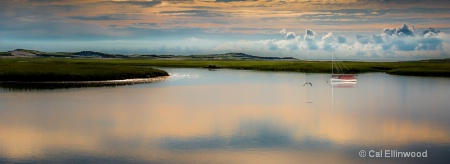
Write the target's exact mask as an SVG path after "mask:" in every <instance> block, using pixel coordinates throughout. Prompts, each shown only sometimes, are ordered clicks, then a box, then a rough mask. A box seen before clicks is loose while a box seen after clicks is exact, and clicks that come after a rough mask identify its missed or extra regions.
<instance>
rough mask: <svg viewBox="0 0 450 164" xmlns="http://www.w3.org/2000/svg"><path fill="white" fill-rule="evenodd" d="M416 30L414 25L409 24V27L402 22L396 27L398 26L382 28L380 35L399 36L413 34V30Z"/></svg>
mask: <svg viewBox="0 0 450 164" xmlns="http://www.w3.org/2000/svg"><path fill="white" fill-rule="evenodd" d="M415 31H416V27H415V26H414V25H411V27H409V26H408V25H406V24H403V25H402V26H400V27H398V28H385V29H383V31H382V32H381V34H382V35H389V36H392V35H397V36H401V37H405V36H414V32H415Z"/></svg>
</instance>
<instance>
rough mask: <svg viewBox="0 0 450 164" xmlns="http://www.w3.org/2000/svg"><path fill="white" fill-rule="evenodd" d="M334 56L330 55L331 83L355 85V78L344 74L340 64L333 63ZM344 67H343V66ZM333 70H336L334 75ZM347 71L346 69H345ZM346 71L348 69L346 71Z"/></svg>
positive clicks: (352, 75) (353, 75)
mask: <svg viewBox="0 0 450 164" xmlns="http://www.w3.org/2000/svg"><path fill="white" fill-rule="evenodd" d="M334 56H335V54H334V53H332V55H331V78H330V82H331V83H356V82H357V78H356V76H358V75H355V74H345V73H344V70H343V69H342V68H341V64H339V63H338V62H335V61H334ZM343 66H344V67H345V65H343ZM334 69H336V72H337V73H336V74H335V72H334ZM345 69H347V67H345ZM347 70H348V69H347Z"/></svg>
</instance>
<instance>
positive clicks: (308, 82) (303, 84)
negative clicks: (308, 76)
mask: <svg viewBox="0 0 450 164" xmlns="http://www.w3.org/2000/svg"><path fill="white" fill-rule="evenodd" d="M307 84H309V85H311V87H312V84H311V83H310V82H306V83H305V84H303V86H305V85H307Z"/></svg>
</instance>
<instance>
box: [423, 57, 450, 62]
mask: <svg viewBox="0 0 450 164" xmlns="http://www.w3.org/2000/svg"><path fill="white" fill-rule="evenodd" d="M420 61H421V62H450V58H444V59H427V60H420Z"/></svg>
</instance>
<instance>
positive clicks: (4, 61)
mask: <svg viewBox="0 0 450 164" xmlns="http://www.w3.org/2000/svg"><path fill="white" fill-rule="evenodd" d="M342 63H343V64H344V65H345V66H346V67H347V68H348V70H347V71H346V73H365V72H386V73H388V74H395V75H409V76H441V77H450V62H448V61H426V62H425V61H417V62H342ZM150 66H157V67H179V68H208V67H210V68H227V69H245V70H259V71H289V72H306V73H330V72H331V63H330V62H328V61H249V60H150V59H64V58H0V81H79V80H82V81H83V80H111V79H127V78H143V77H155V76H164V75H167V73H166V72H164V71H160V70H156V69H152V68H149V67H150Z"/></svg>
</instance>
